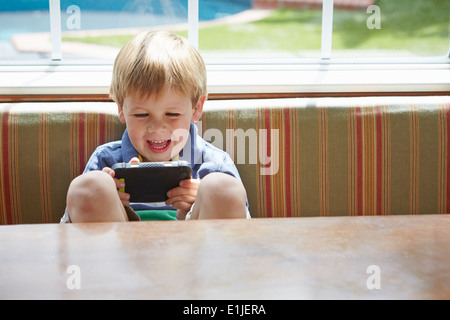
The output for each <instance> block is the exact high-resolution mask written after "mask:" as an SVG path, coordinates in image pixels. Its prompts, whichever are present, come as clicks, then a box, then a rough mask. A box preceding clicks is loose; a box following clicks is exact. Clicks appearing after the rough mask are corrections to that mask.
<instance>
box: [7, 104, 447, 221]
mask: <svg viewBox="0 0 450 320" xmlns="http://www.w3.org/2000/svg"><path fill="white" fill-rule="evenodd" d="M116 115H117V109H116V107H115V105H114V104H113V103H76V102H73V103H18V104H0V137H1V141H2V143H1V146H0V150H1V154H0V186H1V193H0V224H14V223H40V222H58V221H59V219H60V217H61V215H62V213H63V211H64V208H65V197H66V193H67V188H68V186H69V183H70V181H71V180H72V179H73V178H74V177H76V176H77V175H78V174H80V173H81V172H82V170H83V168H84V165H85V163H86V161H87V159H88V158H89V155H90V154H91V152H92V151H93V150H94V149H95V147H96V146H97V145H99V144H102V143H104V142H107V141H112V140H117V139H120V137H121V135H122V133H123V130H124V126H123V124H121V123H120V122H119V121H118V119H117V116H116ZM198 126H199V128H200V132H201V133H202V136H203V137H204V138H205V140H209V141H211V142H212V143H213V144H215V145H216V146H218V147H220V148H223V149H225V150H227V151H228V152H229V153H230V154H231V155H232V157H233V158H234V160H235V163H236V165H237V167H238V170H239V172H240V174H241V177H242V180H243V182H244V185H245V187H246V189H247V193H248V199H249V204H250V212H251V214H252V216H253V217H291V216H300V217H303V216H335V215H389V214H432V213H449V212H450V185H449V184H450V170H449V169H450V167H449V166H450V155H449V154H448V150H450V145H449V144H450V139H449V135H450V131H449V130H448V128H449V126H450V97H380V98H374V97H370V98H318V99H279V100H239V101H238V100H236V101H232V100H230V101H208V102H207V104H206V106H205V112H204V114H203V117H202V119H201V121H200V122H199V123H198ZM447 190H448V191H447Z"/></svg>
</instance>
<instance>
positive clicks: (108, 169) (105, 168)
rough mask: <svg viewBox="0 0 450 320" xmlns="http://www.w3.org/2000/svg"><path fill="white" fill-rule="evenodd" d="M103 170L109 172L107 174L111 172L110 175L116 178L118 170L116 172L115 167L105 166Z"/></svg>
mask: <svg viewBox="0 0 450 320" xmlns="http://www.w3.org/2000/svg"><path fill="white" fill-rule="evenodd" d="M102 171H103V172H105V173H107V174H109V175H110V176H111V177H113V178H114V176H115V174H116V172H115V171H114V170H113V169H111V168H109V167H104V168H103V169H102Z"/></svg>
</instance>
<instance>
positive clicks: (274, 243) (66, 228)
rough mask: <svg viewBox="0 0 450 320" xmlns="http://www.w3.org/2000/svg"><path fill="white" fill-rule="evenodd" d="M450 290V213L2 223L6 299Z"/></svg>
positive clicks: (439, 295) (0, 289)
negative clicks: (116, 221)
mask: <svg viewBox="0 0 450 320" xmlns="http://www.w3.org/2000/svg"><path fill="white" fill-rule="evenodd" d="M77 285H79V288H77ZM449 298H450V216H449V215H423V216H386V217H320V218H279V219H253V220H249V221H245V220H233V221H231V220H226V221H225V220H210V221H183V222H177V221H161V222H131V223H92V224H67V225H59V224H45V225H15V226H1V227H0V299H449Z"/></svg>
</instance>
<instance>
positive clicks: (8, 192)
mask: <svg viewBox="0 0 450 320" xmlns="http://www.w3.org/2000/svg"><path fill="white" fill-rule="evenodd" d="M8 120H9V112H7V111H6V112H4V113H3V128H2V134H3V141H2V148H3V150H2V155H3V168H2V171H3V185H4V190H3V191H4V199H5V211H6V212H5V213H6V224H12V212H11V190H10V183H9V135H8V129H9V123H8Z"/></svg>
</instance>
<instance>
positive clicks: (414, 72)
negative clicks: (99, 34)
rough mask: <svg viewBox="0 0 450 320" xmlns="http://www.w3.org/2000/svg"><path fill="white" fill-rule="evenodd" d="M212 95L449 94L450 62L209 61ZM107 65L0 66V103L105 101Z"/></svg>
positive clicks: (106, 96)
mask: <svg viewBox="0 0 450 320" xmlns="http://www.w3.org/2000/svg"><path fill="white" fill-rule="evenodd" d="M207 70H208V92H209V97H210V99H211V98H212V99H214V98H227V97H264V96H266V97H268V96H271V97H282V96H291V97H293V96H308V95H312V96H330V95H343V96H348V95H353V96H354V95H367V94H376V95H389V94H394V93H395V94H417V93H420V94H424V95H430V94H450V63H449V62H448V61H446V62H439V63H413V64H408V63H398V64H393V63H377V64H373V63H337V64H336V63H333V64H332V63H326V62H321V63H308V64H306V63H305V64H289V63H286V64H234V65H229V64H228V65H225V64H220V63H215V64H208V66H207ZM111 72H112V66H111V65H83V66H80V65H67V64H64V65H50V66H39V65H36V66H0V102H11V101H43V100H48V101H53V100H59V101H61V100H65V99H68V100H71V101H73V100H77V99H79V100H108V99H109V98H108V92H109V84H110V81H111Z"/></svg>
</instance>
